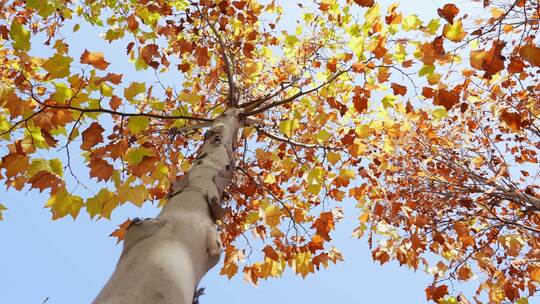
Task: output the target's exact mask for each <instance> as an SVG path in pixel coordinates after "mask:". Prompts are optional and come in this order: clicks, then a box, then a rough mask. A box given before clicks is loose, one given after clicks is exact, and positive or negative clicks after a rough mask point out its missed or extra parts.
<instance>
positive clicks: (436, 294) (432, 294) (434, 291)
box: [426, 285, 448, 302]
mask: <svg viewBox="0 0 540 304" xmlns="http://www.w3.org/2000/svg"><path fill="white" fill-rule="evenodd" d="M447 294H448V286H446V285H441V286H438V287H435V286H429V287H428V288H426V298H427V299H428V300H433V301H435V302H439V300H440V299H442V298H444V296H446V295H447Z"/></svg>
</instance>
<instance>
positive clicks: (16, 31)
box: [9, 18, 30, 51]
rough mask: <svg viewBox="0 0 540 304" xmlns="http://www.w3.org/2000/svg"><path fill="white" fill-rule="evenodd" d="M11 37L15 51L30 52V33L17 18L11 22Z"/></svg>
mask: <svg viewBox="0 0 540 304" xmlns="http://www.w3.org/2000/svg"><path fill="white" fill-rule="evenodd" d="M9 36H10V37H11V40H13V48H14V49H16V50H19V51H29V50H30V31H29V30H27V29H26V28H24V27H23V26H22V24H20V23H19V22H18V21H17V19H15V18H14V19H13V22H11V27H10V28H9Z"/></svg>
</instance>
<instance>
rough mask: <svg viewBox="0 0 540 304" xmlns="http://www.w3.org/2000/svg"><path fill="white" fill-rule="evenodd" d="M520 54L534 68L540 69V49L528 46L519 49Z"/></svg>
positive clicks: (531, 45) (530, 44)
mask: <svg viewBox="0 0 540 304" xmlns="http://www.w3.org/2000/svg"><path fill="white" fill-rule="evenodd" d="M519 54H520V55H521V57H522V58H523V59H525V60H526V61H527V62H529V63H530V64H531V65H532V66H536V67H540V48H539V47H537V46H536V45H533V44H532V43H529V44H526V45H525V46H523V47H521V48H520V49H519Z"/></svg>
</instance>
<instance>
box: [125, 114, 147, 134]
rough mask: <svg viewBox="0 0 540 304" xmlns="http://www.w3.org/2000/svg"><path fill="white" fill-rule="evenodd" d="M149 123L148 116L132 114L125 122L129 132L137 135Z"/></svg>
mask: <svg viewBox="0 0 540 304" xmlns="http://www.w3.org/2000/svg"><path fill="white" fill-rule="evenodd" d="M149 124H150V118H148V117H146V116H133V117H130V118H129V120H128V123H127V126H126V127H127V128H128V129H129V130H130V131H131V133H133V134H135V135H137V134H140V133H141V132H142V131H144V130H146V129H147V128H148V125H149Z"/></svg>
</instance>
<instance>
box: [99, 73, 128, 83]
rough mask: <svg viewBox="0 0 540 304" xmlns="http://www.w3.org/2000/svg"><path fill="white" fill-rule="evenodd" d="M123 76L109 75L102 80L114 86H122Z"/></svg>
mask: <svg viewBox="0 0 540 304" xmlns="http://www.w3.org/2000/svg"><path fill="white" fill-rule="evenodd" d="M122 76H124V75H122V74H114V73H108V74H107V76H105V77H103V78H102V79H101V80H103V81H108V82H110V83H113V84H120V83H121V82H122Z"/></svg>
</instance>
